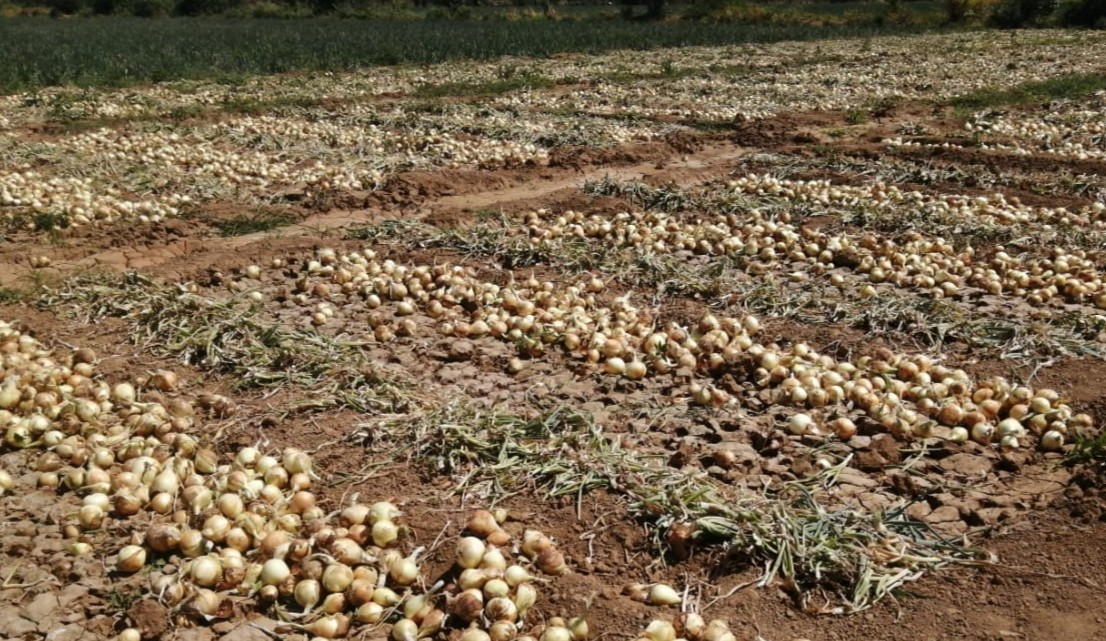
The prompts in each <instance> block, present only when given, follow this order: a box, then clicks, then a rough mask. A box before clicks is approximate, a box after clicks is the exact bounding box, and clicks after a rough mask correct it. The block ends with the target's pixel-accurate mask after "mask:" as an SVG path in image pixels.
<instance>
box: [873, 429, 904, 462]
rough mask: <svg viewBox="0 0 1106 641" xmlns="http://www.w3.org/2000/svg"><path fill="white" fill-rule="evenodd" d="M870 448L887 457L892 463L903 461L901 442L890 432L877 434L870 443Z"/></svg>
mask: <svg viewBox="0 0 1106 641" xmlns="http://www.w3.org/2000/svg"><path fill="white" fill-rule="evenodd" d="M868 449H869V450H871V451H873V452H877V453H878V454H879V455H880V456H882V457H883V458H884V459H886V460H887V462H888V464H890V465H897V464H898V463H899V462H900V461H902V452H901V451H900V450H899V442H898V441H896V440H895V437H893V436H891V435H890V434H876V435H875V436H873V437H872V442H871V443H870V444H869V445H868Z"/></svg>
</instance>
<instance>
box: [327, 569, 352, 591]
mask: <svg viewBox="0 0 1106 641" xmlns="http://www.w3.org/2000/svg"><path fill="white" fill-rule="evenodd" d="M350 583H353V570H351V569H350V567H349V566H348V565H344V564H342V563H331V564H329V565H327V566H326V569H325V570H323V577H322V584H323V587H325V588H326V591H327V592H344V591H345V589H346V588H348V587H349V586H350Z"/></svg>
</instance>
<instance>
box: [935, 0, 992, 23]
mask: <svg viewBox="0 0 1106 641" xmlns="http://www.w3.org/2000/svg"><path fill="white" fill-rule="evenodd" d="M993 4H994V1H993V0H945V18H946V19H947V20H948V21H949V22H951V23H954V24H961V23H965V22H979V21H981V20H983V19H984V18H986V16H987V14H988V13H989V9H990V7H991V6H992V5H993Z"/></svg>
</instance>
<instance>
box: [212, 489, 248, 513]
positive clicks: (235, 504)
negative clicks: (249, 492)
mask: <svg viewBox="0 0 1106 641" xmlns="http://www.w3.org/2000/svg"><path fill="white" fill-rule="evenodd" d="M215 504H216V506H218V508H219V511H220V512H222V513H223V515H224V516H226V517H227V518H228V519H233V518H237V517H238V515H239V514H241V513H242V512H244V511H245V509H246V505H245V503H243V501H242V497H240V496H238V495H237V494H231V493H229V492H228V493H226V494H221V495H220V496H219V498H218V499H217V500H216V501H215Z"/></svg>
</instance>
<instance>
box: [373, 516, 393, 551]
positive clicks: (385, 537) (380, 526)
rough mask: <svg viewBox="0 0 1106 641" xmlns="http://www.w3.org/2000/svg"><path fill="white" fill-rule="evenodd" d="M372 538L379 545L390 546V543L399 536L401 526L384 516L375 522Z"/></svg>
mask: <svg viewBox="0 0 1106 641" xmlns="http://www.w3.org/2000/svg"><path fill="white" fill-rule="evenodd" d="M372 538H373V543H374V544H375V545H376V546H377V547H382V548H383V547H388V545H389V544H390V543H392V542H393V541H395V540H396V539H397V538H399V528H398V527H396V524H395V523H394V522H393V521H392V520H390V519H386V518H382V519H380V520H379V521H376V522H375V523H373V529H372Z"/></svg>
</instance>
